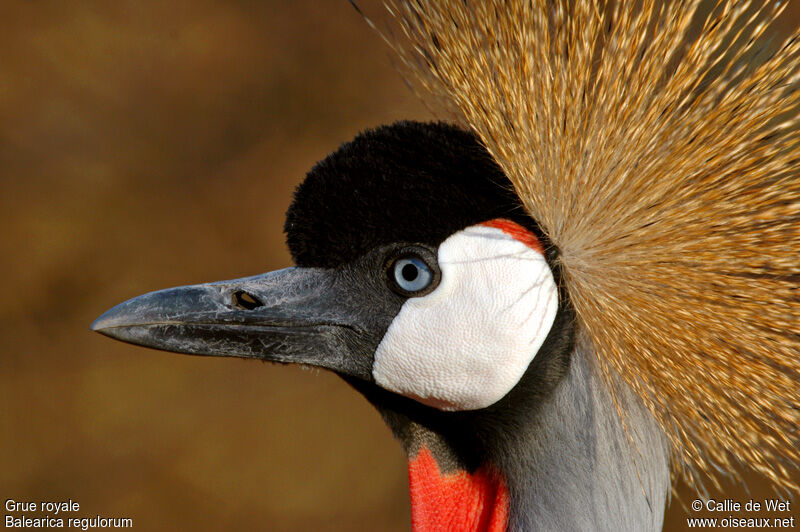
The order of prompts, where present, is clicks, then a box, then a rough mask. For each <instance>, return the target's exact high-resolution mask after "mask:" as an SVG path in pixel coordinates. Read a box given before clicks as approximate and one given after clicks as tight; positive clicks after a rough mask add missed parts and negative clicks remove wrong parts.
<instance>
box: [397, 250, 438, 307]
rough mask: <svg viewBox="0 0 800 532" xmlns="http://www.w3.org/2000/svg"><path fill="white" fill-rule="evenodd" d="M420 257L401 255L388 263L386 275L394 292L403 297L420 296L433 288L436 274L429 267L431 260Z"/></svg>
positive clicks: (436, 279)
mask: <svg viewBox="0 0 800 532" xmlns="http://www.w3.org/2000/svg"><path fill="white" fill-rule="evenodd" d="M422 255H423V254H417V253H408V252H406V253H401V254H399V255H398V256H396V257H397V258H395V259H394V260H392V261H391V262H390V263H389V267H388V268H387V271H386V274H387V276H388V277H389V279H388V280H389V284H390V285H391V287H392V288H393V289H394V290H395V291H396V292H398V293H400V294H401V295H404V296H420V295H423V294H427V293H428V292H430V291H431V290H433V288H435V284H437V281H438V272H437V270H435V269H434V268H433V267H431V266H430V265H429V264H430V259H431V258H430V257H423V256H422ZM424 255H427V254H424ZM426 258H428V260H426Z"/></svg>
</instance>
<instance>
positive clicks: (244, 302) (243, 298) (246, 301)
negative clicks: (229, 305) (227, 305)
mask: <svg viewBox="0 0 800 532" xmlns="http://www.w3.org/2000/svg"><path fill="white" fill-rule="evenodd" d="M231 297H232V299H233V304H234V305H236V306H237V307H239V308H243V309H245V310H253V309H254V308H258V307H263V306H264V303H262V302H261V301H260V300H259V299H258V298H257V297H256V296H254V295H252V294H248V293H247V292H245V291H244V290H237V291H236V292H234V293H233V294H232V295H231Z"/></svg>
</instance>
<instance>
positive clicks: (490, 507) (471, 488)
mask: <svg viewBox="0 0 800 532" xmlns="http://www.w3.org/2000/svg"><path fill="white" fill-rule="evenodd" d="M408 483H409V489H410V491H411V528H412V530H413V531H414V532H450V531H453V530H457V531H460V532H503V531H505V530H506V526H507V524H508V489H507V488H506V485H505V482H504V481H503V479H502V478H501V477H500V476H498V475H496V474H493V473H492V472H490V471H488V470H487V469H486V468H484V467H480V468H479V469H478V470H477V471H475V472H474V473H467V472H466V471H458V472H456V473H452V474H442V472H441V471H439V465H438V464H437V463H436V460H435V459H434V458H433V455H432V454H431V452H430V450H428V448H427V447H423V448H422V449H420V451H419V453H417V456H415V457H414V458H412V459H411V460H409V462H408Z"/></svg>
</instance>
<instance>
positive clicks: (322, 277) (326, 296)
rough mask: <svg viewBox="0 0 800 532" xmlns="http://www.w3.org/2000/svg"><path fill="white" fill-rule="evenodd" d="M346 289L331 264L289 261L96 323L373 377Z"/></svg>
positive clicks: (181, 349)
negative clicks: (292, 263)
mask: <svg viewBox="0 0 800 532" xmlns="http://www.w3.org/2000/svg"><path fill="white" fill-rule="evenodd" d="M346 289H347V287H345V286H340V283H337V282H336V279H335V278H333V277H332V276H331V275H330V274H329V273H328V272H327V271H326V270H321V269H312V268H286V269H284V270H278V271H275V272H270V273H266V274H263V275H258V276H254V277H247V278H243V279H236V280H232V281H221V282H215V283H206V284H197V285H191V286H180V287H177V288H169V289H166V290H159V291H157V292H151V293H149V294H145V295H142V296H139V297H135V298H133V299H130V300H128V301H126V302H124V303H121V304H119V305H117V306H116V307H113V308H112V309H110V310H108V311H107V312H105V313H104V314H103V315H101V316H100V317H99V318H97V320H95V322H94V323H93V324H92V326H91V328H92V330H94V331H97V332H99V333H101V334H104V335H106V336H109V337H111V338H115V339H117V340H122V341H123V342H129V343H132V344H137V345H142V346H145V347H151V348H154V349H161V350H164V351H173V352H176V353H187V354H192V355H213V356H228V357H242V358H256V359H261V360H266V361H272V362H280V363H297V364H308V365H313V366H318V367H322V368H327V369H330V370H333V371H336V372H338V373H342V374H346V375H351V376H354V377H358V378H362V379H366V380H369V379H371V360H370V358H371V357H368V356H363V354H362V353H359V352H358V351H360V350H359V349H358V346H359V343H360V342H359V337H360V336H361V333H360V331H359V328H358V325H357V319H356V316H355V315H353V314H352V313H351V312H348V309H347V308H346V306H344V305H342V304H341V301H343V297H342V296H344V295H345V294H344V293H340V292H345V291H346ZM344 301H347V298H346V297H345V298H344Z"/></svg>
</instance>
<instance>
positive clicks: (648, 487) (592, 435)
mask: <svg viewBox="0 0 800 532" xmlns="http://www.w3.org/2000/svg"><path fill="white" fill-rule="evenodd" d="M577 345H578V347H576V349H575V351H574V352H573V353H572V360H571V363H570V369H569V372H568V374H567V375H566V376H565V378H564V379H563V380H562V381H561V383H559V385H558V387H557V389H556V390H555V392H554V394H553V395H552V396H551V398H550V399H549V400H548V401H547V403H546V404H545V405H542V409H541V410H540V411H539V412H538V413H537V415H536V420H535V422H534V423H533V424H532V426H530V428H529V429H527V430H525V435H521V437H523V438H524V439H526V440H528V441H527V442H525V443H526V445H524V446H519V445H515V448H516V449H526V450H528V452H526V453H525V456H520V455H519V453H518V451H517V454H516V455H515V454H513V453H511V452H509V453H506V454H505V455H504V458H503V462H505V463H504V464H502V465H501V467H502V469H503V470H504V472H505V474H506V478H507V480H508V482H509V485H510V486H516V488H515V490H514V491H513V492H512V493H511V508H510V515H511V522H510V523H509V525H510V529H511V530H544V531H547V530H553V531H562V530H581V531H587V530H610V531H615V532H616V531H628V530H630V531H637V532H640V531H648V530H661V527H662V522H663V518H664V507H665V504H666V501H667V497H668V494H669V489H670V473H669V451H668V444H667V441H666V439H665V437H664V434H663V432H662V431H661V430H660V428H659V427H658V425H657V423H656V421H655V419H654V418H653V416H652V415H651V414H650V412H649V411H648V410H647V409H646V408H645V407H644V405H643V404H642V403H641V400H640V399H639V398H638V397H637V396H636V395H635V393H634V392H633V391H632V390H631V389H630V388H629V387H628V386H627V385H625V384H623V383H622V381H621V380H620V379H616V380H615V386H616V387H617V388H618V396H619V397H618V404H619V407H620V408H621V409H622V410H623V411H624V412H625V413H626V419H625V423H626V425H627V434H626V429H625V428H624V427H623V423H622V420H621V419H620V416H619V414H618V413H617V412H618V411H617V407H616V406H615V404H614V402H613V400H612V398H611V395H610V393H609V390H608V386H607V385H606V383H605V381H604V380H603V378H602V376H601V374H600V371H599V369H598V368H597V367H595V366H596V362H595V360H594V356H595V355H594V354H593V353H592V352H591V351H590V348H588V347H587V346H586V343H585V342H580V341H579V342H577ZM519 443H521V442H517V444H519Z"/></svg>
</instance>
